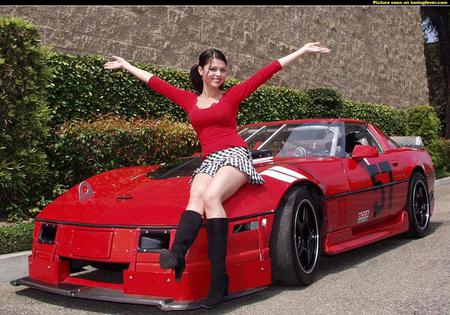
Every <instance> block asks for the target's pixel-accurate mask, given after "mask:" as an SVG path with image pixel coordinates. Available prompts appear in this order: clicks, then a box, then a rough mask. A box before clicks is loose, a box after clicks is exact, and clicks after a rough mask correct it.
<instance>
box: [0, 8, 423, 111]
mask: <svg viewBox="0 0 450 315" xmlns="http://www.w3.org/2000/svg"><path fill="white" fill-rule="evenodd" d="M0 15H16V16H22V17H25V18H27V19H28V20H30V21H31V22H33V23H34V24H36V25H37V26H38V27H39V29H40V31H41V36H42V42H43V43H45V44H49V45H51V46H53V47H54V48H55V49H56V50H58V51H64V52H69V53H73V54H96V55H103V56H111V55H113V54H114V55H119V56H122V57H124V58H126V59H129V60H135V61H141V62H146V63H152V64H157V65H163V66H174V67H178V68H182V69H189V68H190V67H191V66H192V65H193V64H194V63H196V62H197V58H198V55H199V54H200V53H201V52H202V51H203V50H204V49H205V48H208V47H216V48H218V49H220V50H222V51H223V52H224V53H225V55H226V56H227V58H228V61H229V66H230V76H231V77H235V78H238V79H245V78H247V77H248V76H249V75H251V74H252V73H253V72H254V71H256V70H257V69H258V68H260V67H262V66H263V65H265V64H266V63H268V62H270V61H271V60H273V59H276V58H279V57H281V56H283V55H286V54H288V53H290V52H292V51H294V50H295V49H297V48H300V47H301V46H302V45H303V44H304V43H306V42H309V41H320V42H321V43H323V44H324V45H326V46H327V47H329V48H331V50H332V54H331V55H322V56H309V57H307V58H305V59H303V60H301V61H299V62H298V63H296V64H293V65H292V66H290V67H289V69H286V70H285V71H283V72H281V73H279V74H277V75H276V76H275V77H274V78H273V79H272V80H271V82H270V83H271V84H274V85H281V86H289V87H293V88H298V89H306V88H311V87H324V86H329V87H336V88H337V89H339V90H340V91H341V92H342V94H343V95H344V97H345V98H348V99H353V100H362V101H369V102H373V103H380V104H388V105H392V106H395V107H408V106H412V105H423V104H428V86H427V79H426V69H425V57H424V53H423V40H422V31H421V20H420V14H419V7H363V6H361V7H320V6H311V7H305V6H296V7H290V6H280V7H273V6H271V7H264V6H195V7H194V6H116V7H115V6H0Z"/></svg>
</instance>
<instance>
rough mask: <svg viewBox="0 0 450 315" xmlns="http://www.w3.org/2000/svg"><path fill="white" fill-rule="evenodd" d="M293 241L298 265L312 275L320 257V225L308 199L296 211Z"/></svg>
mask: <svg viewBox="0 0 450 315" xmlns="http://www.w3.org/2000/svg"><path fill="white" fill-rule="evenodd" d="M293 241H294V245H295V249H296V251H295V253H296V258H297V263H298V265H299V266H300V268H301V269H302V271H303V272H304V273H306V274H309V273H311V272H312V271H313V270H314V268H315V266H316V264H317V259H318V255H319V223H318V220H317V215H316V212H315V210H314V206H313V205H312V204H311V202H310V201H309V200H308V199H303V200H302V201H301V202H300V204H299V205H298V206H297V209H296V211H295V217H294V237H293Z"/></svg>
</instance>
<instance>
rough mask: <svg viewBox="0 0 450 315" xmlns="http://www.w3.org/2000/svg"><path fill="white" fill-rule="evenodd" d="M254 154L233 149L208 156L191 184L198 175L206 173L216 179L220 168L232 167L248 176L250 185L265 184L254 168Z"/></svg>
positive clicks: (239, 148)
mask: <svg viewBox="0 0 450 315" xmlns="http://www.w3.org/2000/svg"><path fill="white" fill-rule="evenodd" d="M252 161H253V160H252V154H251V152H250V150H249V149H248V148H244V147H232V148H228V149H223V150H220V151H217V152H214V153H211V154H208V155H207V156H206V157H205V159H204V160H203V162H202V164H201V165H200V166H199V167H198V168H197V169H196V170H195V171H194V173H193V174H192V176H191V180H190V181H189V184H192V181H193V179H194V177H195V175H197V174H198V173H206V174H208V175H211V176H212V177H214V175H215V174H216V173H217V171H218V170H219V168H221V167H222V166H226V165H230V166H233V167H235V168H237V169H238V170H240V171H241V172H244V173H246V174H247V175H248V182H249V183H250V184H264V183H265V182H264V179H263V178H262V177H261V175H259V174H258V172H256V170H255V168H254V167H253V162H252Z"/></svg>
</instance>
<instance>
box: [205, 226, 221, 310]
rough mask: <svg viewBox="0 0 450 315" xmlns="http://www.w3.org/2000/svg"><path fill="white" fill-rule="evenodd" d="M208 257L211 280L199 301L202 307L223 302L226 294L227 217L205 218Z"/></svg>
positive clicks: (213, 305)
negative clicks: (205, 292) (204, 296)
mask: <svg viewBox="0 0 450 315" xmlns="http://www.w3.org/2000/svg"><path fill="white" fill-rule="evenodd" d="M207 231H208V257H209V261H210V262H211V282H210V285H209V293H208V296H207V297H206V299H204V300H203V301H201V302H200V305H201V306H202V307H204V308H213V307H216V306H219V305H221V304H222V303H223V299H224V297H225V296H226V295H227V294H228V275H227V269H226V262H225V258H226V256H227V241H228V218H214V219H208V220H207Z"/></svg>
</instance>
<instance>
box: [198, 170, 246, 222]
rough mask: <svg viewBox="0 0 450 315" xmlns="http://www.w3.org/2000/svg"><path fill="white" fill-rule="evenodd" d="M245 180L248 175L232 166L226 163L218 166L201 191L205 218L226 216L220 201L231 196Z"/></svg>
mask: <svg viewBox="0 0 450 315" xmlns="http://www.w3.org/2000/svg"><path fill="white" fill-rule="evenodd" d="M247 182H248V175H247V174H245V173H243V172H241V171H239V170H238V169H236V168H234V167H233V166H228V165H227V166H223V167H221V168H219V170H218V171H217V173H216V175H215V176H214V178H213V179H212V181H210V182H209V183H208V186H207V189H206V191H205V192H204V193H203V203H204V208H205V212H206V218H208V219H211V218H226V217H227V214H226V213H225V210H224V208H223V206H222V202H223V201H225V200H227V199H228V198H229V197H231V196H232V195H233V194H234V193H235V192H236V191H238V189H239V188H241V187H242V186H243V185H244V184H245V183H247Z"/></svg>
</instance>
